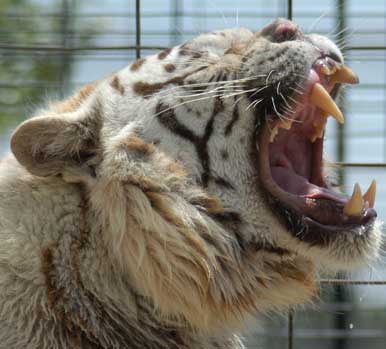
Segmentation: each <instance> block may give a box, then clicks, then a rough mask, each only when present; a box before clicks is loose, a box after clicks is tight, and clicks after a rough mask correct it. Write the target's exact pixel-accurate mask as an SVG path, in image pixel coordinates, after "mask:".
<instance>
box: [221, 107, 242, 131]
mask: <svg viewBox="0 0 386 349" xmlns="http://www.w3.org/2000/svg"><path fill="white" fill-rule="evenodd" d="M239 118H240V114H239V108H238V106H237V104H236V105H235V107H234V108H233V113H232V120H231V121H230V122H229V124H228V125H227V126H226V127H225V132H224V133H225V136H229V134H230V133H231V132H232V128H233V125H234V124H235V123H236V122H237V121H238V120H239Z"/></svg>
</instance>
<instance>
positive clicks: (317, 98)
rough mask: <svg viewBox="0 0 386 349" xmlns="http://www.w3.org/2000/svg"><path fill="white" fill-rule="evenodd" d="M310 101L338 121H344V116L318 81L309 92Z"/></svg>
mask: <svg viewBox="0 0 386 349" xmlns="http://www.w3.org/2000/svg"><path fill="white" fill-rule="evenodd" d="M310 101H311V103H313V104H315V105H316V106H317V107H318V108H320V109H322V110H323V111H325V112H326V113H327V114H329V115H331V116H333V117H334V118H335V119H336V120H337V121H338V122H339V123H341V124H343V123H344V116H343V114H342V112H341V111H340V109H339V108H338V106H337V105H336V104H335V102H334V100H333V99H332V98H331V96H330V94H329V93H328V92H327V91H326V89H325V88H324V87H323V86H322V85H321V84H319V83H316V84H315V85H314V86H313V88H312V91H311V94H310Z"/></svg>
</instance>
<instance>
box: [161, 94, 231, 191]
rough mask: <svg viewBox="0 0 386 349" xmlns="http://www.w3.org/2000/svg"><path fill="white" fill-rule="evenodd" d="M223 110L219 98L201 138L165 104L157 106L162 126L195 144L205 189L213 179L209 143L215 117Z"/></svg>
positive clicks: (216, 99)
mask: <svg viewBox="0 0 386 349" xmlns="http://www.w3.org/2000/svg"><path fill="white" fill-rule="evenodd" d="M223 109H224V105H223V103H222V100H221V99H220V98H219V97H217V98H215V100H214V106H213V112H212V115H211V118H210V120H209V121H208V123H207V124H206V126H205V132H204V135H203V136H202V137H199V136H197V135H196V134H195V133H194V132H193V131H192V130H189V129H188V128H187V127H186V126H184V125H182V124H181V123H180V122H179V121H178V120H177V118H176V115H175V113H174V110H173V109H172V108H170V107H169V106H167V105H165V104H163V103H162V102H158V104H157V106H156V115H157V117H158V119H159V120H160V122H161V124H162V125H163V126H164V127H165V128H167V129H168V130H170V131H171V132H173V133H175V134H177V135H178V136H180V137H182V138H184V139H185V140H188V141H190V142H192V143H193V144H194V146H195V148H196V152H197V156H198V158H199V159H200V161H201V166H202V170H203V172H202V174H201V182H202V185H203V186H204V187H206V186H207V185H208V182H209V179H210V178H211V174H210V157H209V153H208V142H209V140H210V137H211V136H212V133H213V124H214V120H215V117H216V115H217V114H218V113H219V112H220V111H222V110H223Z"/></svg>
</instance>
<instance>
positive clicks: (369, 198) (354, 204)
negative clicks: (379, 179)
mask: <svg viewBox="0 0 386 349" xmlns="http://www.w3.org/2000/svg"><path fill="white" fill-rule="evenodd" d="M376 191H377V183H376V181H375V180H373V181H372V182H371V184H370V187H369V189H367V192H366V193H365V194H364V195H363V196H362V191H361V188H360V186H359V184H358V183H355V186H354V191H353V193H352V196H351V198H350V200H348V201H347V203H346V204H345V205H344V208H343V213H344V214H345V215H347V216H357V215H359V214H360V213H361V212H362V210H363V205H364V204H365V203H366V204H367V205H368V207H370V208H373V207H374V204H375V194H376Z"/></svg>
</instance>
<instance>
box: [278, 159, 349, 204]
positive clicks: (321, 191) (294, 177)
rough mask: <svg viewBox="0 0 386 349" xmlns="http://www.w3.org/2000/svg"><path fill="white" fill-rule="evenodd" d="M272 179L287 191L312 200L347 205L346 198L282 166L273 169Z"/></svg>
mask: <svg viewBox="0 0 386 349" xmlns="http://www.w3.org/2000/svg"><path fill="white" fill-rule="evenodd" d="M271 174H272V178H273V179H274V180H275V182H276V183H277V184H278V185H279V186H280V187H281V188H282V189H283V190H285V191H287V192H289V193H291V194H294V195H299V196H303V197H306V198H310V199H327V200H333V201H338V202H342V203H345V202H346V200H347V199H346V198H345V197H344V196H343V195H342V194H340V193H336V192H334V191H332V190H329V189H326V188H322V187H319V186H317V185H314V184H312V183H310V182H309V181H308V180H307V179H306V178H304V177H303V176H300V175H298V174H296V173H295V172H294V171H293V170H292V169H290V168H286V167H282V166H272V167H271Z"/></svg>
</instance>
